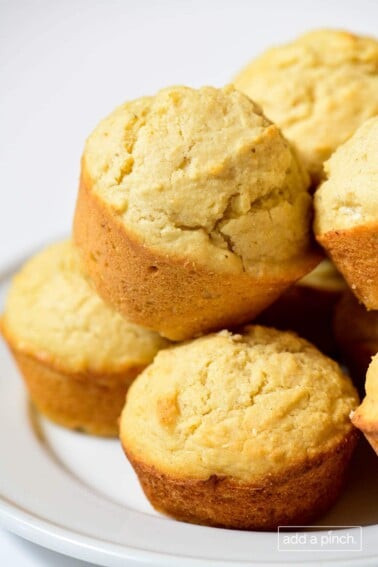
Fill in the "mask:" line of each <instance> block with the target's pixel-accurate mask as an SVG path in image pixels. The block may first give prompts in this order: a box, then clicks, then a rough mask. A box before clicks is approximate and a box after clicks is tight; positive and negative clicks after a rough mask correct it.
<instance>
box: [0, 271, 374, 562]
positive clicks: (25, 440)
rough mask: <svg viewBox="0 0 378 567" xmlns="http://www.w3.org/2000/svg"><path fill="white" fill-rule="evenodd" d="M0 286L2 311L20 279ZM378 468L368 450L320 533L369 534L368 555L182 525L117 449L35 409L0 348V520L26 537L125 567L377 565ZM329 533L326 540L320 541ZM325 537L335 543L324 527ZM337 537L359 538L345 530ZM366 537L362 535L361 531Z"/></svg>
mask: <svg viewBox="0 0 378 567" xmlns="http://www.w3.org/2000/svg"><path fill="white" fill-rule="evenodd" d="M7 274H8V275H5V276H3V278H2V279H1V278H0V302H2V301H3V299H4V293H5V290H6V288H7V286H8V284H9V276H10V274H11V270H8V271H7ZM377 472H378V460H377V459H376V458H375V456H374V454H373V452H372V451H371V450H370V449H369V448H368V447H367V445H365V444H362V446H361V447H360V450H359V451H358V453H357V455H356V458H355V459H354V463H353V466H352V475H351V479H350V482H349V485H348V487H347V490H346V491H345V493H344V496H343V497H342V499H341V500H340V501H339V502H338V504H337V505H336V506H335V507H334V509H333V510H332V511H331V512H330V513H329V514H328V515H327V517H325V518H323V519H322V521H321V522H320V523H319V530H320V531H321V530H322V528H321V526H358V525H362V526H364V527H363V540H362V549H361V551H351V549H350V548H348V547H346V548H345V549H342V550H340V551H324V550H323V551H318V552H316V551H311V552H308V551H303V550H301V551H278V547H277V534H276V533H264V532H241V531H232V530H222V529H215V528H206V527H201V526H194V525H189V524H184V523H180V522H175V521H173V520H171V519H169V518H166V517H164V516H161V515H159V514H157V513H156V512H155V511H154V510H153V509H152V508H151V507H150V505H149V504H148V502H147V501H146V499H145V497H144V496H143V493H142V491H141V489H140V487H139V484H138V482H137V479H136V477H135V475H134V473H133V471H132V469H131V467H130V465H129V463H128V462H127V460H126V458H125V457H124V455H123V452H122V450H121V448H120V446H119V444H118V442H117V441H116V440H103V439H97V438H93V437H87V436H85V435H82V434H80V433H74V432H70V431H66V430H64V429H62V428H60V427H57V426H54V425H52V424H50V423H48V422H47V421H45V420H44V419H42V418H41V417H40V416H38V415H37V414H36V413H35V412H34V410H33V409H32V408H31V407H30V404H29V402H28V399H27V396H26V393H25V390H24V387H23V384H22V381H21V378H20V376H19V374H18V372H17V370H16V368H15V366H14V364H13V361H12V359H11V357H10V355H9V353H8V351H7V349H6V347H5V345H4V344H3V343H2V342H1V344H0V521H1V524H2V525H3V526H4V527H5V528H7V529H9V530H11V531H13V532H15V533H17V534H18V535H20V536H22V537H24V538H26V539H28V540H31V541H33V542H35V543H38V544H40V545H42V546H45V547H48V548H50V549H53V550H55V551H59V552H61V553H64V554H66V555H70V556H73V557H77V558H80V559H84V560H87V561H91V562H92V563H96V564H101V565H109V566H117V565H123V566H124V565H125V562H126V561H127V565H138V566H139V567H142V566H147V565H148V566H155V567H158V566H159V567H163V566H164V567H169V566H175V567H177V566H178V565H180V567H189V566H190V567H195V566H196V567H200V566H201V567H210V566H215V565H217V566H228V567H231V566H235V567H236V566H238V567H241V566H243V565H245V566H246V565H254V564H259V565H265V566H266V567H267V566H269V565H275V566H277V565H283V564H290V565H293V564H300V565H303V564H306V565H307V564H314V563H317V564H319V562H320V561H321V562H322V565H326V564H331V565H332V566H333V565H342V566H346V565H354V566H362V565H377V564H378V551H377V547H378V546H377V539H378V525H377V524H378V483H377ZM319 533H320V532H319ZM322 533H323V534H327V531H326V530H325V528H323V530H322ZM337 533H338V534H343V533H345V534H347V533H350V532H346V531H345V530H344V531H338V532H337ZM353 533H355V534H358V528H356V529H355V530H353Z"/></svg>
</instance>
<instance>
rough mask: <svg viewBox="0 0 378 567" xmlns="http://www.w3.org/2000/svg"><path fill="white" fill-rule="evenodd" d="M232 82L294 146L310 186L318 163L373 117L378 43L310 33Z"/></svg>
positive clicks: (376, 100)
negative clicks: (258, 105) (308, 177)
mask: <svg viewBox="0 0 378 567" xmlns="http://www.w3.org/2000/svg"><path fill="white" fill-rule="evenodd" d="M234 83H235V86H236V87H237V88H238V89H240V90H241V91H242V92H245V93H246V94H247V95H249V96H250V97H251V98H253V100H256V101H257V102H258V103H259V104H261V105H262V107H263V110H264V113H265V114H266V115H267V116H268V117H269V118H270V119H271V120H273V121H274V122H275V123H276V124H277V125H278V126H279V127H280V128H281V129H282V131H283V133H284V134H285V136H286V137H287V138H288V140H290V142H292V143H293V144H294V145H295V147H296V149H297V150H298V152H299V154H300V157H301V158H302V160H303V163H304V164H305V165H306V167H307V169H308V171H309V172H310V174H311V177H312V180H313V182H314V184H316V183H317V182H318V181H319V179H320V178H321V177H322V173H323V172H322V164H323V162H324V161H325V160H326V159H328V158H329V157H330V155H331V154H332V152H333V151H334V150H335V149H336V148H337V147H338V146H339V145H340V144H342V143H343V142H345V141H346V140H347V139H348V138H349V137H350V136H351V135H352V134H353V133H354V131H355V130H356V129H357V128H358V127H359V126H360V125H361V124H362V123H363V122H364V121H365V120H367V119H368V118H370V117H371V116H374V115H376V114H377V113H378V42H377V41H376V40H375V39H372V38H368V37H361V36H357V35H353V34H352V33H349V32H346V31H340V30H315V31H311V32H309V33H306V34H305V35H302V36H301V37H299V38H298V39H296V40H295V41H293V42H291V43H289V44H287V45H282V46H280V47H275V48H272V49H268V50H267V51H266V52H265V53H263V54H262V55H261V56H260V57H258V58H257V59H255V60H253V61H252V62H251V63H250V64H249V65H248V66H247V67H246V68H245V69H244V70H243V71H242V72H241V73H240V74H239V75H238V76H237V77H236V79H235V81H234Z"/></svg>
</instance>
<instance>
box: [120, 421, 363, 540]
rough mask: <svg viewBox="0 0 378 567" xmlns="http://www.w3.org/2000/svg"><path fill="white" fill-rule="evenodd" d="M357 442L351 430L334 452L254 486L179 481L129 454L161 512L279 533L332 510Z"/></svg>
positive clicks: (216, 480)
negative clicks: (278, 531) (285, 528)
mask: <svg viewBox="0 0 378 567" xmlns="http://www.w3.org/2000/svg"><path fill="white" fill-rule="evenodd" d="M357 439H358V432H357V431H356V430H352V431H351V432H350V433H349V434H348V435H347V436H346V437H345V438H344V439H343V441H342V442H341V443H339V444H338V445H337V446H336V447H334V448H333V449H332V450H330V451H328V452H326V453H324V454H321V455H319V456H318V457H316V458H313V459H311V460H308V461H307V462H304V463H301V464H298V465H295V466H292V467H291V468H290V469H289V470H288V471H287V472H282V473H281V474H278V475H270V476H269V475H268V476H266V477H264V478H263V479H259V480H258V481H256V482H255V483H249V484H247V483H245V482H242V481H237V480H235V479H232V478H228V477H219V476H216V475H212V476H211V477H210V478H208V479H207V480H197V479H185V478H174V477H173V476H171V475H169V474H166V473H164V472H161V471H158V470H157V469H156V468H154V467H152V466H150V465H147V464H146V463H144V462H142V461H141V460H139V459H136V458H135V457H134V456H133V455H132V453H131V451H128V450H127V449H126V448H125V447H124V451H125V453H126V455H127V457H128V459H129V460H130V462H131V464H132V466H133V467H134V470H135V472H136V474H137V475H138V478H139V481H140V483H141V485H142V488H143V490H144V493H145V495H146V496H147V498H148V500H149V501H150V502H151V504H152V505H153V506H154V508H156V510H158V511H159V512H163V513H165V514H168V515H169V516H173V517H174V518H176V519H177V520H181V521H184V522H190V523H196V524H204V525H207V526H216V527H223V528H232V529H239V530H276V529H277V527H278V526H285V525H287V526H288V525H304V524H308V523H311V522H312V521H313V520H315V519H316V518H318V517H319V516H321V515H322V514H323V513H325V512H326V511H327V510H328V509H329V508H330V507H331V506H332V504H333V503H334V502H335V501H336V499H337V497H338V496H339V494H340V491H341V489H342V487H343V484H344V480H345V473H346V469H347V465H348V463H349V460H350V458H351V456H352V453H353V450H354V448H355V446H356V443H357ZM121 441H122V440H121Z"/></svg>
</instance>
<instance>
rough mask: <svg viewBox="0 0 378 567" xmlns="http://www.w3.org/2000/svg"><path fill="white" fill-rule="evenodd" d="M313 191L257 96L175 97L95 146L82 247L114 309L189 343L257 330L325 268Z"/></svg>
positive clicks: (123, 122) (142, 108)
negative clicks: (295, 288) (291, 290)
mask: <svg viewBox="0 0 378 567" xmlns="http://www.w3.org/2000/svg"><path fill="white" fill-rule="evenodd" d="M307 186H308V178H307V176H306V174H305V172H304V171H303V170H302V168H301V166H300V164H299V163H298V161H297V159H296V158H295V156H294V154H293V153H292V151H291V149H290V146H289V144H288V143H287V141H286V140H285V138H284V137H283V136H282V135H281V133H280V131H279V130H278V128H277V127H276V126H275V125H274V124H272V123H271V122H269V121H268V120H267V119H266V118H265V117H264V116H263V115H262V113H261V111H260V109H259V108H258V107H257V106H256V105H255V104H254V103H253V102H252V101H251V100H250V99H249V98H248V97H246V96H245V95H243V94H241V93H239V92H237V91H235V90H234V89H233V88H232V87H226V88H224V89H215V88H211V87H204V88H202V89H199V90H194V89H191V88H186V87H173V88H167V89H164V90H162V91H160V92H159V93H158V94H157V95H156V96H155V97H146V98H142V99H139V100H135V101H132V102H127V103H125V104H123V105H122V106H120V107H119V108H117V109H116V110H115V111H114V112H113V113H112V114H111V115H110V116H108V118H106V119H105V120H103V121H102V122H101V123H100V124H99V126H98V127H97V128H96V129H95V131H94V132H93V133H92V135H91V136H90V137H89V139H88V141H87V143H86V147H85V150H84V155H83V158H82V175H81V185H80V191H79V197H78V202H77V208H76V215H75V220H74V238H75V241H76V243H77V245H78V246H79V248H80V249H81V252H82V256H83V259H84V262H85V265H86V267H87V269H88V272H89V274H90V275H91V277H92V278H93V281H94V283H95V285H96V288H97V290H98V292H99V293H100V294H101V295H102V296H103V297H104V298H105V299H106V300H108V301H109V302H110V303H111V304H113V305H114V306H115V307H116V308H117V309H118V310H119V311H120V312H121V313H124V314H125V315H126V316H127V317H128V318H129V319H130V320H133V321H134V322H136V323H138V324H141V325H145V326H146V327H149V328H151V329H154V330H156V331H158V332H160V333H161V334H162V335H164V336H166V337H168V338H171V339H174V340H181V339H185V338H189V337H192V336H195V335H198V334H201V333H204V332H206V331H208V330H210V329H214V328H220V327H223V326H228V325H235V324H238V323H240V322H243V321H248V320H250V319H251V318H252V317H253V316H255V315H256V314H257V313H258V312H260V311H261V310H262V309H263V308H264V307H266V306H267V305H269V303H271V302H272V301H273V300H274V299H275V298H276V297H278V296H279V295H280V293H281V292H282V291H284V290H285V289H286V288H287V287H288V286H289V285H290V284H291V283H293V282H294V281H295V280H297V279H298V278H300V277H301V276H303V275H304V274H305V273H307V272H308V271H310V270H311V269H312V268H313V267H314V266H315V265H316V264H317V263H318V261H319V258H318V255H317V253H314V252H313V251H312V249H311V245H310V230H309V223H310V214H311V211H310V208H311V198H310V196H309V194H308V193H307Z"/></svg>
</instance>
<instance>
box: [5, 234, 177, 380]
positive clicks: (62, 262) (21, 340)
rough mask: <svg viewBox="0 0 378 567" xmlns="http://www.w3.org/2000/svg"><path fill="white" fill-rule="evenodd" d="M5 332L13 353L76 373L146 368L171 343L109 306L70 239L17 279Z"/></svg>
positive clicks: (39, 257)
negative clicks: (88, 276) (14, 350)
mask: <svg viewBox="0 0 378 567" xmlns="http://www.w3.org/2000/svg"><path fill="white" fill-rule="evenodd" d="M2 330H3V332H4V334H5V336H6V337H7V339H8V340H9V342H10V344H11V346H12V347H13V348H15V349H17V350H20V351H22V352H24V353H26V354H31V355H33V356H35V357H37V358H38V359H40V360H41V361H45V362H47V363H51V364H54V365H56V366H58V367H59V368H62V369H64V370H67V371H71V372H85V371H92V372H94V373H112V372H121V371H122V370H126V369H127V368H129V367H133V366H144V365H146V364H149V363H150V362H151V360H152V359H153V357H154V356H155V354H156V353H157V351H158V350H159V349H160V348H163V347H165V346H166V345H167V344H168V341H166V340H165V339H163V338H161V337H160V336H159V335H158V334H157V333H154V332H152V331H148V330H145V329H144V328H142V327H140V326H138V325H134V324H132V323H129V322H128V321H127V320H126V319H124V318H123V317H122V316H121V315H119V314H118V313H117V312H115V311H114V310H113V309H112V308H111V307H109V306H108V305H106V304H105V303H104V301H103V300H102V299H101V298H100V297H99V296H98V295H97V294H96V292H95V291H94V289H93V288H92V287H91V285H90V282H89V280H88V279H87V277H86V276H85V274H84V273H83V271H82V267H81V264H80V261H79V255H78V253H77V251H76V249H75V248H74V246H73V245H72V244H71V241H68V240H67V241H64V242H58V243H56V244H53V245H51V246H49V247H48V248H46V249H45V250H43V251H42V252H39V253H38V254H36V255H35V256H34V257H33V258H31V259H30V260H29V261H28V262H26V264H25V265H24V266H23V268H22V269H21V270H20V272H19V273H18V274H17V275H16V276H15V277H14V279H13V282H12V285H11V288H10V290H9V293H8V297H7V300H6V304H5V312H4V315H3V319H2Z"/></svg>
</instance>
